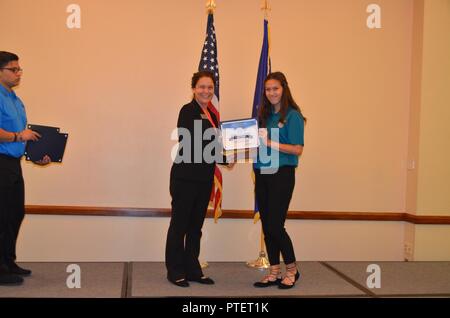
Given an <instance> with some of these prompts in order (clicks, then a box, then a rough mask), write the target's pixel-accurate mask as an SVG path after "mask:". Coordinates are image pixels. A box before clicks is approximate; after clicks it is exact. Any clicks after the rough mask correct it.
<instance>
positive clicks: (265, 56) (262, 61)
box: [252, 19, 271, 222]
mask: <svg viewBox="0 0 450 318" xmlns="http://www.w3.org/2000/svg"><path fill="white" fill-rule="evenodd" d="M270 71H271V65H270V56H269V22H268V21H267V20H266V19H264V38H263V45H262V49H261V56H260V57H259V66H258V76H257V77H256V86H255V96H254V98H253V108H252V117H253V118H256V117H258V109H259V106H260V104H261V101H262V97H263V94H264V80H265V79H266V77H267V74H269V73H270ZM253 176H254V175H253ZM254 211H255V217H254V221H255V222H256V221H258V219H259V209H258V203H257V201H256V198H255V208H254Z"/></svg>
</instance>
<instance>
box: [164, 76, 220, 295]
mask: <svg viewBox="0 0 450 318" xmlns="http://www.w3.org/2000/svg"><path fill="white" fill-rule="evenodd" d="M191 87H192V92H193V94H194V96H193V99H192V101H191V102H190V103H189V104H186V105H184V106H183V107H182V108H181V110H180V113H179V116H178V124H177V127H178V135H179V143H180V146H179V149H178V153H177V158H175V160H174V163H173V165H172V169H171V172H170V195H171V196H172V217H171V220H170V226H169V230H168V233H167V242H166V267H167V279H168V280H169V281H170V282H172V283H173V284H175V285H177V286H180V287H188V286H189V282H188V281H195V282H199V283H201V284H208V285H212V284H214V281H213V280H212V279H211V278H209V277H206V276H204V275H203V272H202V269H201V266H200V263H199V261H198V257H199V254H200V238H201V236H202V231H201V229H202V226H203V222H204V220H205V216H206V211H207V209H208V203H209V199H210V195H211V190H212V185H213V182H214V171H215V166H216V163H223V156H221V155H220V156H219V157H220V159H219V160H212V161H211V158H209V160H208V158H204V156H203V153H204V150H205V147H206V146H207V145H208V144H209V143H210V142H211V140H203V138H202V137H199V136H194V133H197V134H199V133H201V134H202V135H201V136H204V133H205V131H206V130H208V129H214V128H217V127H218V126H219V122H218V120H217V118H216V116H215V115H214V113H213V112H212V111H211V110H210V109H209V108H208V105H209V104H210V102H211V100H212V98H213V97H214V75H213V74H212V73H210V72H205V71H201V72H198V73H195V74H194V75H193V77H192V82H191ZM200 127H201V129H199V128H200ZM200 140H201V142H198V141H200ZM212 142H218V139H217V134H216V133H215V134H214V138H213V141H212ZM216 149H217V148H216ZM200 153H201V154H202V155H201V156H200V157H201V158H200V157H199V154H200ZM213 155H215V154H214V153H213ZM214 158H216V159H217V157H214ZM205 159H206V160H205ZM220 160H222V162H218V161H220Z"/></svg>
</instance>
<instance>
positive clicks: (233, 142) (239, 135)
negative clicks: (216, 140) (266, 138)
mask: <svg viewBox="0 0 450 318" xmlns="http://www.w3.org/2000/svg"><path fill="white" fill-rule="evenodd" d="M220 129H221V131H222V143H223V148H224V149H225V151H230V150H232V151H236V150H242V149H250V148H257V147H258V146H259V138H258V121H257V120H256V119H255V118H249V119H240V120H229V121H223V122H221V123H220Z"/></svg>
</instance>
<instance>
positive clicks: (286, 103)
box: [258, 72, 306, 128]
mask: <svg viewBox="0 0 450 318" xmlns="http://www.w3.org/2000/svg"><path fill="white" fill-rule="evenodd" d="M269 80H277V81H278V82H280V84H281V87H282V88H283V94H282V95H281V100H280V104H281V105H280V106H281V107H280V123H283V124H284V123H285V120H286V116H287V113H288V110H289V107H291V108H293V109H294V110H296V111H298V112H299V113H300V115H302V117H303V120H304V121H305V123H306V118H305V117H304V116H303V114H302V111H301V110H300V107H299V106H298V105H297V103H296V102H295V101H294V98H293V97H292V94H291V90H290V89H289V85H288V82H287V80H286V76H284V74H283V73H281V72H273V73H270V74H269V75H267V77H266V79H265V80H264V91H263V96H262V99H261V105H259V110H258V121H259V124H260V126H261V127H264V128H265V127H266V124H267V119H268V118H269V116H270V114H271V113H272V104H271V103H270V101H269V99H268V98H267V96H266V90H265V88H266V83H267V81H269Z"/></svg>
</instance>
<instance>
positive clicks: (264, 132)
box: [258, 128, 270, 146]
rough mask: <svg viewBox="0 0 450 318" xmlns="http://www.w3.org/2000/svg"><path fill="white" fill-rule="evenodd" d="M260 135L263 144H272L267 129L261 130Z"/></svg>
mask: <svg viewBox="0 0 450 318" xmlns="http://www.w3.org/2000/svg"><path fill="white" fill-rule="evenodd" d="M258 135H259V138H260V139H261V141H262V143H263V144H264V145H265V146H267V145H268V144H269V142H270V139H269V138H268V133H267V128H259V130H258Z"/></svg>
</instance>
